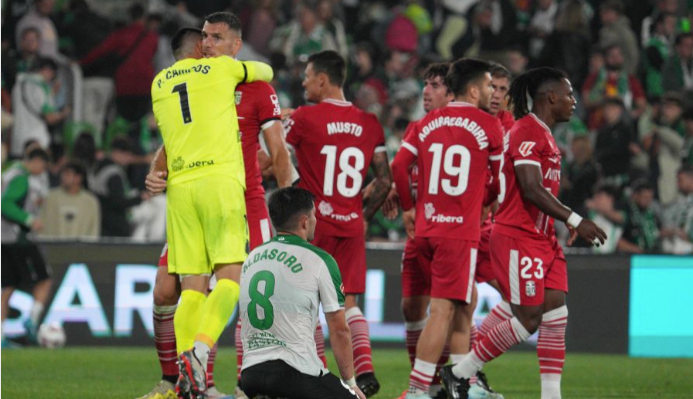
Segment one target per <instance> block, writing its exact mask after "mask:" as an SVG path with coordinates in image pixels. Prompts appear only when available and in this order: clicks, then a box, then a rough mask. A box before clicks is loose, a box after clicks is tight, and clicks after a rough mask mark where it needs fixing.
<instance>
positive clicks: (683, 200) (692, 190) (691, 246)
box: [662, 165, 693, 254]
mask: <svg viewBox="0 0 693 399" xmlns="http://www.w3.org/2000/svg"><path fill="white" fill-rule="evenodd" d="M677 186H678V189H679V193H680V196H679V198H678V199H677V200H676V201H675V202H674V203H673V204H671V206H669V207H668V208H667V209H666V212H665V214H664V226H665V228H664V229H663V230H662V235H663V236H665V238H664V241H663V243H662V244H663V249H664V251H665V252H667V253H672V254H693V166H691V165H685V166H683V167H682V168H681V169H680V170H679V171H678V174H677Z"/></svg>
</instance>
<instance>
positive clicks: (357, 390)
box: [351, 385, 366, 399]
mask: <svg viewBox="0 0 693 399" xmlns="http://www.w3.org/2000/svg"><path fill="white" fill-rule="evenodd" d="M351 390H352V391H354V392H356V396H358V397H359V399H366V395H364V394H363V392H361V390H360V389H359V386H358V385H356V386H355V387H353V388H351Z"/></svg>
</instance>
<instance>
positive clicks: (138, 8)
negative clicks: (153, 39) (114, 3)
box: [128, 3, 144, 21]
mask: <svg viewBox="0 0 693 399" xmlns="http://www.w3.org/2000/svg"><path fill="white" fill-rule="evenodd" d="M128 16H129V17H130V20H131V21H136V20H138V19H140V18H142V17H143V16H144V7H143V6H142V4H140V3H134V4H133V5H131V6H130V8H128Z"/></svg>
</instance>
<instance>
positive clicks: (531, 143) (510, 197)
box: [494, 114, 561, 238]
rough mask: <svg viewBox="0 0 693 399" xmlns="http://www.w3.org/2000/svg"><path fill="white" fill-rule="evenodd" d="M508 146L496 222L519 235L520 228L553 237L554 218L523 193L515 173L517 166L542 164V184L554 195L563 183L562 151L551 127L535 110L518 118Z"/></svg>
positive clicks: (500, 227)
mask: <svg viewBox="0 0 693 399" xmlns="http://www.w3.org/2000/svg"><path fill="white" fill-rule="evenodd" d="M509 136H510V137H509V143H508V150H507V151H506V152H505V157H504V164H503V168H502V169H501V173H502V175H501V176H500V179H499V180H500V185H501V194H500V195H499V198H498V200H499V202H500V206H499V208H498V212H496V216H495V223H496V227H494V228H498V229H499V231H500V232H502V233H503V234H506V235H512V236H516V235H517V233H518V230H519V231H520V232H526V233H530V234H532V235H534V236H536V235H539V236H540V237H545V238H546V237H548V238H551V237H553V236H554V227H553V218H551V217H549V216H548V215H545V214H544V213H543V212H541V211H540V210H539V209H538V208H537V207H536V206H534V205H533V204H532V203H530V202H529V201H526V200H525V199H524V198H523V197H522V193H521V192H520V186H519V183H518V182H517V179H516V177H515V166H517V165H524V164H529V165H536V166H538V167H540V168H541V175H542V176H543V178H544V179H543V186H544V187H545V188H546V189H547V190H548V191H549V192H551V194H553V195H554V196H555V197H557V196H558V189H559V187H560V184H561V151H560V150H559V149H558V146H557V145H556V141H555V140H554V138H553V136H552V135H551V129H549V127H548V126H546V124H545V123H544V122H543V121H541V120H540V119H539V118H537V116H536V115H534V114H529V115H527V116H524V117H523V118H522V119H520V120H518V121H517V122H515V126H513V128H512V129H511V130H510V133H509Z"/></svg>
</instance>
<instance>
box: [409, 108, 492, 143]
mask: <svg viewBox="0 0 693 399" xmlns="http://www.w3.org/2000/svg"><path fill="white" fill-rule="evenodd" d="M440 127H459V128H463V129H466V130H467V131H468V132H469V133H471V134H472V136H474V138H475V139H476V141H477V143H479V149H480V150H483V149H485V148H486V147H488V137H487V136H486V132H485V131H484V129H482V128H481V126H479V125H478V124H477V123H476V122H474V121H472V120H469V118H461V117H449V116H440V117H438V118H436V119H433V120H432V121H430V122H428V123H427V124H426V126H424V128H423V129H422V130H421V131H420V132H419V140H421V142H423V141H425V140H426V137H428V135H429V134H431V132H433V131H434V130H436V129H438V128H440Z"/></svg>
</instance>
